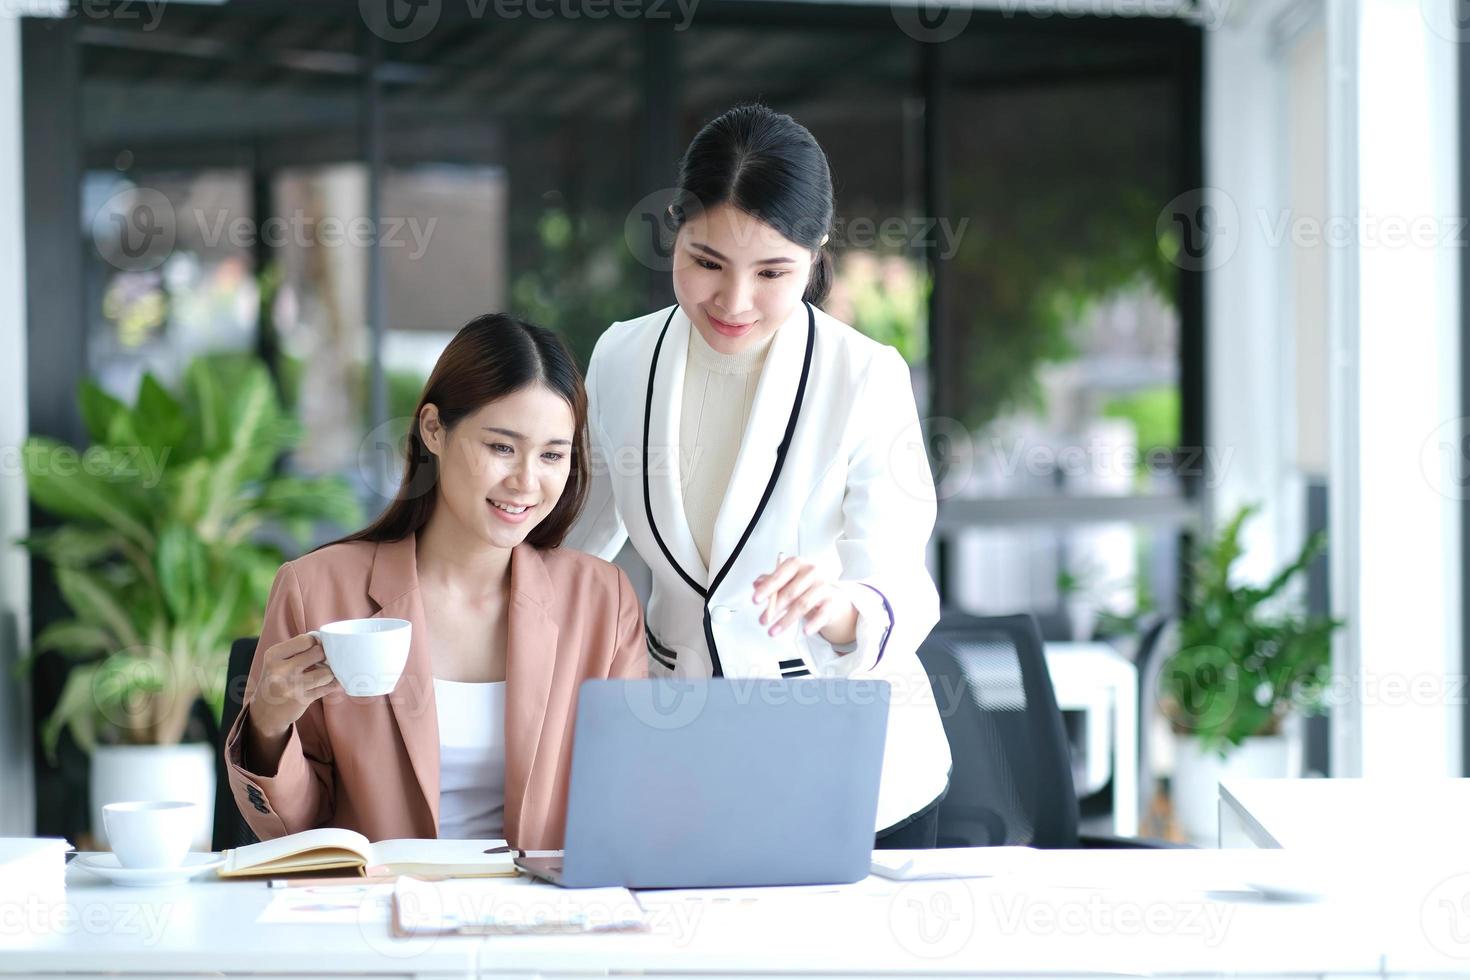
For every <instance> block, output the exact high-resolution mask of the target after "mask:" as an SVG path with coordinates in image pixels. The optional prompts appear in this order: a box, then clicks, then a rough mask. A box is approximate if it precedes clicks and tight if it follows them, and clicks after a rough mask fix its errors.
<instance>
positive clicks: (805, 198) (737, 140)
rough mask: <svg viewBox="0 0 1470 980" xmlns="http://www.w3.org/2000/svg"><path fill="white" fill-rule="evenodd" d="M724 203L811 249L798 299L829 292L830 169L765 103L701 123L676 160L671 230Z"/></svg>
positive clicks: (803, 131)
mask: <svg viewBox="0 0 1470 980" xmlns="http://www.w3.org/2000/svg"><path fill="white" fill-rule="evenodd" d="M721 204H730V205H733V206H734V207H737V208H739V209H740V210H741V211H744V212H745V213H746V214H749V215H750V216H751V217H754V218H756V219H758V220H760V221H763V222H765V223H766V224H768V225H770V226H771V227H772V228H775V229H776V230H777V231H778V232H780V233H781V235H782V236H783V237H784V238H786V239H787V240H789V241H792V242H795V243H796V244H798V245H800V246H802V247H803V248H808V249H811V250H812V251H814V252H816V253H817V260H816V261H815V262H814V263H813V264H812V275H811V280H810V281H809V282H808V283H807V287H806V293H805V295H803V296H802V299H804V300H806V301H807V302H809V303H813V304H815V305H817V306H820V305H822V303H823V302H825V301H826V299H827V293H828V292H830V291H831V289H832V275H833V272H832V255H831V253H830V252H829V251H828V249H827V247H826V245H825V244H824V240H825V239H826V238H827V236H828V233H829V232H830V231H831V228H832V170H831V168H830V167H828V165H827V154H826V153H823V152H822V147H821V146H820V145H818V143H817V140H816V137H814V136H812V134H811V132H810V131H809V130H808V129H807V128H806V127H805V126H803V125H802V124H801V123H799V122H797V121H796V120H795V119H792V118H791V117H790V116H788V115H785V114H784V113H780V112H776V111H775V110H774V109H770V108H768V107H766V106H763V105H741V106H736V107H735V108H733V109H728V110H726V111H725V112H724V113H722V114H720V115H719V116H716V117H715V118H714V119H712V120H710V121H709V122H708V123H706V124H705V127H704V128H703V129H701V130H700V131H699V134H698V135H696V136H695V137H694V140H693V142H691V143H690V144H689V148H688V149H686V150H685V151H684V156H683V158H682V159H681V160H680V161H679V189H678V193H677V194H676V195H675V200H674V203H673V204H672V205H670V208H669V215H670V217H671V218H672V220H673V227H674V230H675V231H677V230H678V229H679V228H680V227H682V226H683V224H684V222H685V221H687V220H688V219H689V218H690V217H693V213H694V211H695V210H696V209H698V208H704V209H706V210H708V209H710V208H715V207H718V206H719V205H721Z"/></svg>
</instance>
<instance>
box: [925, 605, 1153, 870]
mask: <svg viewBox="0 0 1470 980" xmlns="http://www.w3.org/2000/svg"><path fill="white" fill-rule="evenodd" d="M919 659H920V661H921V662H922V663H923V664H924V669H925V671H926V672H927V673H928V674H929V679H930V682H931V684H932V685H933V687H934V696H935V699H936V701H937V702H938V706H939V714H940V718H941V720H942V722H943V724H944V731H945V734H946V735H947V736H948V738H949V746H950V754H951V756H952V757H953V760H954V769H953V772H952V773H951V775H950V784H949V793H948V795H947V796H946V797H945V799H944V802H942V803H941V804H940V805H939V837H938V845H939V846H940V847H979V846H993V845H1004V844H1024V845H1030V846H1033V847H1044V848H1077V847H1171V846H1177V845H1172V844H1169V843H1167V842H1163V841H1145V840H1142V839H1138V838H1124V837H1108V836H1098V835H1083V834H1079V833H1078V830H1077V819H1078V809H1077V789H1076V786H1075V784H1074V783H1073V780H1072V765H1071V758H1070V753H1069V750H1068V747H1067V738H1066V733H1065V731H1064V730H1063V727H1062V713H1061V710H1060V709H1059V708H1058V707H1057V699H1056V693H1055V692H1054V691H1053V689H1052V683H1051V674H1050V673H1049V672H1048V670H1047V667H1046V659H1045V655H1044V652H1043V646H1042V640H1041V631H1040V629H1039V628H1038V627H1037V625H1036V620H1035V619H1033V618H1032V617H1030V616H1025V615H1017V616H987V617H981V616H971V615H968V614H965V613H958V612H948V613H946V614H945V615H944V616H942V617H941V619H940V621H939V625H938V626H936V627H935V628H934V631H933V632H932V633H930V634H929V637H928V639H926V640H925V641H924V643H923V645H922V646H921V647H920V648H919Z"/></svg>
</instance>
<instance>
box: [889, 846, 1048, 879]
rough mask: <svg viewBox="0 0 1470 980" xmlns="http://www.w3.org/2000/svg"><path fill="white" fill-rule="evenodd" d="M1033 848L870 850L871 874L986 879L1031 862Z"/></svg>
mask: <svg viewBox="0 0 1470 980" xmlns="http://www.w3.org/2000/svg"><path fill="white" fill-rule="evenodd" d="M1039 853H1040V852H1039V851H1037V849H1036V848H1034V847H938V848H933V849H930V850H912V851H903V850H895V851H874V852H873V874H875V875H881V876H882V877H884V878H892V879H894V880H895V881H913V880H916V879H925V878H990V877H993V876H995V875H1001V874H1014V873H1016V872H1017V871H1022V870H1025V869H1026V868H1027V867H1029V866H1031V865H1032V864H1034V863H1035V860H1036V855H1037V854H1039Z"/></svg>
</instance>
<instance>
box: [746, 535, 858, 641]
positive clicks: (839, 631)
mask: <svg viewBox="0 0 1470 980" xmlns="http://www.w3.org/2000/svg"><path fill="white" fill-rule="evenodd" d="M767 600H769V601H770V603H771V605H770V607H769V608H767V609H766V611H765V612H763V613H761V624H762V625H764V626H769V627H770V629H769V631H768V632H769V633H770V635H771V636H775V635H777V634H778V633H780V632H781V631H782V630H784V629H786V628H787V627H789V626H792V625H794V624H795V623H796V622H797V621H798V620H803V619H804V620H806V625H805V627H804V629H805V631H806V635H807V636H811V635H812V634H813V633H816V632H818V631H821V634H822V639H824V640H826V641H827V642H828V643H835V644H837V645H839V646H841V645H845V644H848V643H851V642H853V641H854V640H856V639H857V620H858V611H857V607H856V606H854V605H853V604H852V600H851V599H849V598H848V597H847V595H846V593H844V592H843V591H842V590H841V589H839V588H838V587H837V586H836V585H834V584H833V583H831V582H828V581H827V580H825V579H823V578H822V577H821V576H820V575H818V574H817V566H815V565H813V564H812V563H811V562H809V561H803V560H802V559H800V558H787V559H785V560H784V561H783V560H780V557H779V556H777V562H776V567H775V569H774V570H772V571H771V572H769V573H767V574H765V575H761V576H758V577H757V578H756V580H755V601H756V602H758V603H760V602H766V601H767Z"/></svg>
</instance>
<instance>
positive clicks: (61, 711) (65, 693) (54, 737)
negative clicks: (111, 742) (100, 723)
mask: <svg viewBox="0 0 1470 980" xmlns="http://www.w3.org/2000/svg"><path fill="white" fill-rule="evenodd" d="M96 673H97V665H96V664H85V665H81V666H77V667H73V668H72V669H71V673H69V674H67V675H66V684H65V685H63V686H62V688H61V697H60V698H59V699H58V700H57V702H56V707H55V708H54V709H53V710H52V712H51V714H50V716H48V717H47V719H46V722H45V724H43V725H42V726H41V746H42V747H43V748H44V749H45V751H46V758H47V760H49V761H50V762H51V764H52V765H55V764H56V743H57V742H58V741H59V740H60V738H61V731H62V729H63V728H67V727H70V728H71V733H72V737H73V738H75V739H76V740H77V745H78V746H80V747H81V749H82V751H84V752H87V753H88V754H91V752H92V751H93V750H94V749H95V748H96V747H97V716H98V714H99V709H98V705H97V702H96V699H95V698H94V697H93V696H92V679H93V677H94V676H95V675H96Z"/></svg>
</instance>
